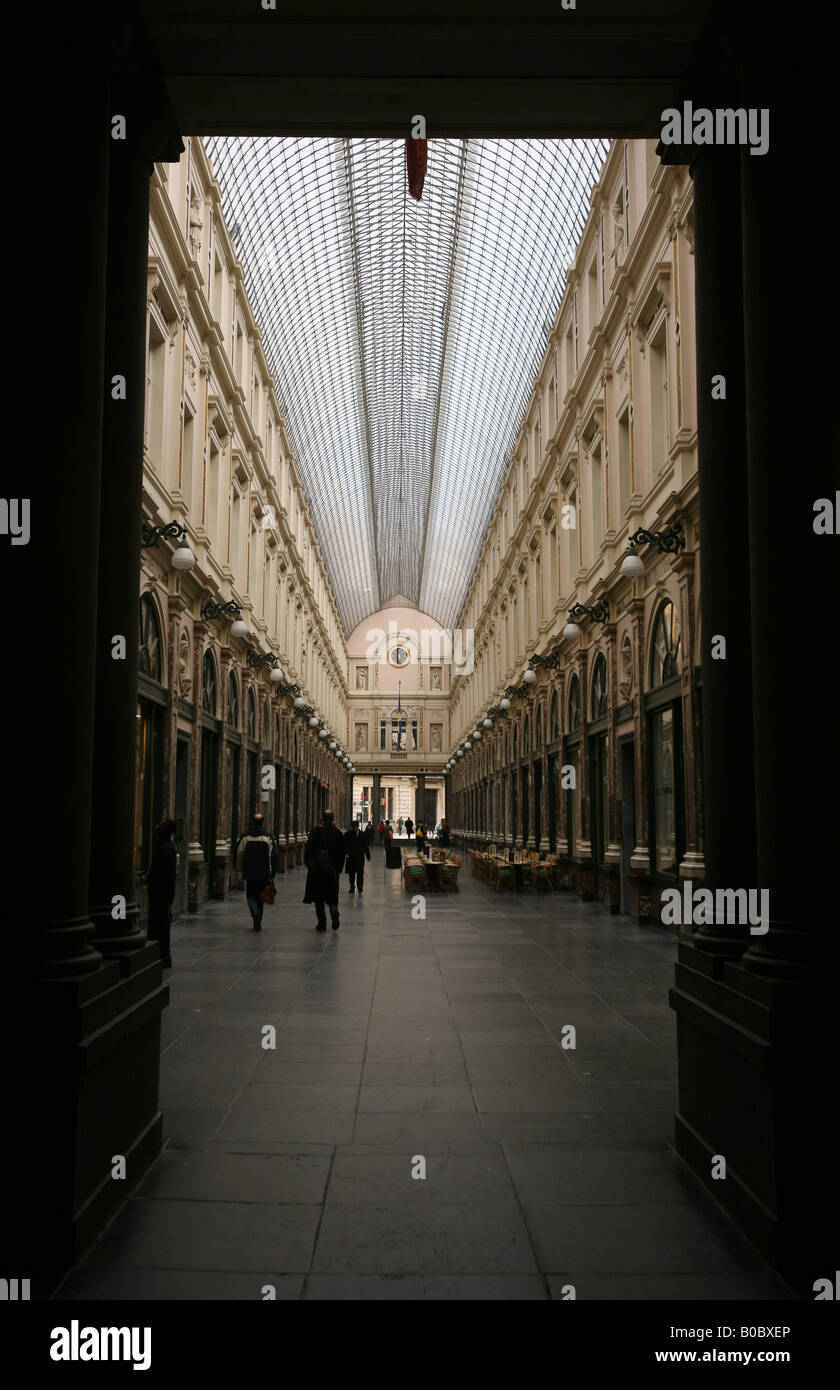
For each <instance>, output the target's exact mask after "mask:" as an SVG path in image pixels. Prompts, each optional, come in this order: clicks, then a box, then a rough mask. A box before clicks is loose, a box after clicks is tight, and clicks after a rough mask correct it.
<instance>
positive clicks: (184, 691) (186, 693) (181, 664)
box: [178, 632, 192, 700]
mask: <svg viewBox="0 0 840 1390" xmlns="http://www.w3.org/2000/svg"><path fill="white" fill-rule="evenodd" d="M191 671H192V663H191V655H190V639H189V637H188V636H187V634H186V632H182V633H181V638H180V641H179V643H178V690H179V692H180V694H181V695H182V696H183V698H184V699H185V700H188V699H189V697H190V692H191V690H192V674H191Z"/></svg>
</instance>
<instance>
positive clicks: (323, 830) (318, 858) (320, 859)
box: [303, 811, 344, 931]
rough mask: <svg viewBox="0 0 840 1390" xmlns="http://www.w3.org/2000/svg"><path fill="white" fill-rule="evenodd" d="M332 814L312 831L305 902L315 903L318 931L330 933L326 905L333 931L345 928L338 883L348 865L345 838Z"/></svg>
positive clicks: (326, 813) (306, 859)
mask: <svg viewBox="0 0 840 1390" xmlns="http://www.w3.org/2000/svg"><path fill="white" fill-rule="evenodd" d="M334 822H335V817H334V816H333V813H332V811H324V812H323V814H322V815H321V824H320V825H316V826H315V827H314V829H312V830H310V832H309V838H308V840H307V841H306V849H305V850H304V851H303V862H304V864H305V865H306V867H307V870H308V872H307V875H306V892H305V893H304V895H303V901H304V902H305V903H314V904H315V918H316V921H315V930H316V931H326V930H327V914H326V911H325V909H324V905H325V904H327V905H328V906H329V909H330V921H331V923H332V929H333V931H338V928H339V926H340V925H341V924H340V922H339V920H338V881H339V875H340V873H341V869H342V866H343V864H344V836H343V835H342V833H341V831H340V830H339V829H338V827H337V826H336V825H335V823H334Z"/></svg>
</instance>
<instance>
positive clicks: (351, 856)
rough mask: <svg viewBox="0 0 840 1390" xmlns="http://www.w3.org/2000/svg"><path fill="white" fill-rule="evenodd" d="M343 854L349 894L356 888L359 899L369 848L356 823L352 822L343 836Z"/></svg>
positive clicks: (363, 882)
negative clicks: (345, 859)
mask: <svg viewBox="0 0 840 1390" xmlns="http://www.w3.org/2000/svg"><path fill="white" fill-rule="evenodd" d="M344 853H345V855H346V856H347V874H348V877H349V879H350V892H351V893H354V892H355V891H356V887H357V886H358V889H359V897H361V896H362V893H363V891H364V886H365V859H370V846H369V845H368V842H367V836H366V835H362V833H361V831H360V830H359V824H358V821H354V822H353V824H352V825H351V826H350V829H349V830H348V831H347V834H346V835H345V836H344Z"/></svg>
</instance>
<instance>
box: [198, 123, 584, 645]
mask: <svg viewBox="0 0 840 1390" xmlns="http://www.w3.org/2000/svg"><path fill="white" fill-rule="evenodd" d="M206 145H207V150H208V154H209V156H210V159H211V162H212V164H213V166H214V170H215V172H216V175H217V177H218V179H219V182H220V185H221V187H222V193H223V200H224V208H225V216H226V219H227V222H228V225H229V226H231V225H236V226H237V227H238V236H237V249H238V251H239V255H240V259H241V261H242V264H243V266H244V269H245V277H246V287H247V290H248V295H249V298H250V300H251V304H252V306H253V309H254V314H255V316H256V319H257V322H258V323H259V325H260V328H261V330H262V334H263V345H264V348H265V352H266V357H267V359H268V362H269V366H270V369H271V371H272V374H273V376H274V380H275V386H276V389H277V392H278V396H279V398H280V400H281V402H282V406H283V409H284V412H285V416H286V426H287V430H288V434H289V439H290V443H291V445H292V449H293V452H294V454H295V458H296V462H297V467H298V471H299V474H300V477H301V482H302V484H303V487H304V491H305V494H306V498H307V503H308V506H309V509H310V514H311V516H312V520H313V524H314V526H315V530H316V533H317V535H318V539H319V543H320V545H321V548H322V551H323V553H324V557H325V561H326V564H327V568H328V571H329V576H330V580H331V583H332V586H333V591H334V594H335V598H336V603H337V605H338V608H339V614H340V617H341V620H342V623H343V624H344V627H345V630H346V631H347V632H349V631H350V630H351V629H352V628H353V627H355V626H356V624H357V623H359V622H361V621H362V620H363V619H364V618H365V617H366V616H367V615H368V614H370V613H371V612H374V611H375V610H376V609H377V608H378V607H379V606H380V604H382V603H385V602H387V600H388V599H389V598H391V597H392V596H393V595H395V594H398V593H399V594H404V595H406V596H407V597H408V598H409V599H410V600H411V601H412V602H414V603H417V604H418V606H419V607H421V608H422V609H423V610H424V611H426V612H429V613H430V614H432V616H433V617H435V618H436V619H437V620H438V621H439V622H440V623H441V624H442V625H443V626H453V625H454V624H455V622H456V621H457V619H458V617H459V614H460V610H461V608H462V606H463V603H464V599H465V597H466V593H467V590H468V588H469V584H470V581H471V579H472V574H473V571H474V568H475V565H476V562H477V560H478V556H479V553H480V549H481V543H482V539H483V536H484V534H485V531H486V528H487V524H488V521H489V518H490V515H491V512H492V508H493V506H494V503H495V500H496V497H497V495H498V490H499V486H500V484H501V480H502V478H503V476H504V472H505V467H506V456H507V455H508V454H509V451H510V449H511V447H512V445H513V442H514V440H515V438H516V435H517V433H518V429H519V424H520V421H521V418H522V412H523V410H524V408H525V405H526V404H527V400H528V397H529V395H530V390H531V385H532V381H533V378H534V375H535V373H536V370H537V368H538V367H539V363H540V360H541V357H542V351H543V347H544V343H545V325H546V322H547V321H548V320H550V319H552V318H553V316H554V313H555V311H556V309H557V306H558V304H559V301H560V298H561V295H562V291H563V286H564V283H565V270H566V266H567V264H568V262H569V260H570V258H571V255H572V253H573V250H574V247H575V244H576V242H577V240H578V238H579V236H580V233H581V230H582V228H583V224H584V222H585V219H586V213H587V210H588V198H589V193H590V191H591V187H592V184H593V183H594V182H595V179H596V178H597V175H598V171H599V169H600V167H601V164H602V163H603V160H604V157H605V155H606V152H607V149H608V141H606V140H564V141H559V140H497V141H484V140H470V141H464V140H435V141H430V142H429V146H428V170H427V175H426V184H425V188H424V191H423V197H422V199H421V201H420V202H419V203H417V202H415V201H414V200H413V199H412V198H410V197H409V195H408V191H407V188H406V178H405V150H404V143H403V141H401V140H399V141H396V140H361V139H359V140H347V141H345V140H337V139H309V140H299V139H277V138H273V137H272V138H263V139H257V140H251V139H240V138H213V139H210V140H208V141H207V142H206Z"/></svg>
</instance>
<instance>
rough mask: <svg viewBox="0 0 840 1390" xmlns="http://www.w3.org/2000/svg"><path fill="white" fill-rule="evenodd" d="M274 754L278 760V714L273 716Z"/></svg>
mask: <svg viewBox="0 0 840 1390" xmlns="http://www.w3.org/2000/svg"><path fill="white" fill-rule="evenodd" d="M274 752H275V754H276V756H277V757H278V758H279V757H280V715H279V714H275V716H274Z"/></svg>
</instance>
